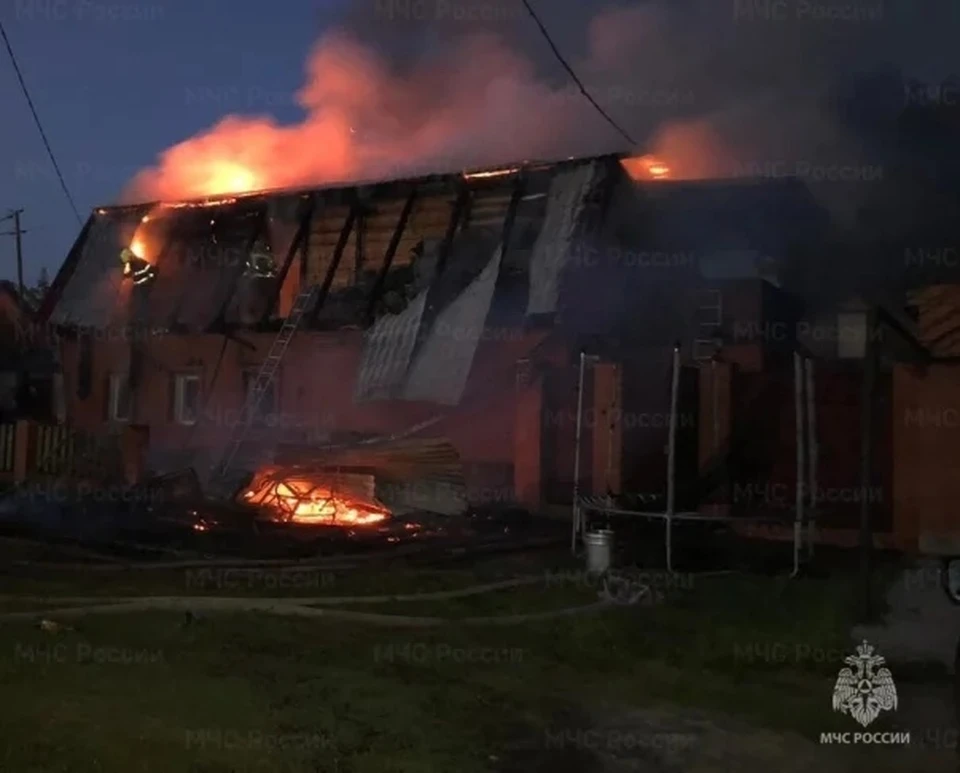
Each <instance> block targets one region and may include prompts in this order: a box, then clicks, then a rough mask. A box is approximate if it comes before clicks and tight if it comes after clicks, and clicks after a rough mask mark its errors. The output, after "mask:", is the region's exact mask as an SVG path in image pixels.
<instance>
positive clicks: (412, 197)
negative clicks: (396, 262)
mask: <svg viewBox="0 0 960 773" xmlns="http://www.w3.org/2000/svg"><path fill="white" fill-rule="evenodd" d="M416 201H417V188H416V187H414V188H412V189H411V191H410V194H409V195H408V196H407V200H406V202H405V203H404V205H403V209H402V210H401V212H400V219H399V220H397V227H396V228H395V229H394V230H393V235H392V236H391V237H390V243H389V244H388V245H387V251H386V253H384V256H383V266H382V267H381V269H380V273H379V274H377V280H376V282H375V283H374V285H373V290H372V291H371V292H370V300H369V302H368V303H367V313H366V323H367V325H371V324H373V321H374V318H375V316H376V310H377V302H378V301H379V300H380V296H381V294H382V293H383V286H384V284H386V281H387V274H389V273H390V267H391V266H392V265H393V259H394V258H395V257H396V255H397V249H398V248H399V247H400V240H401V239H402V238H403V234H404V231H406V230H407V223H408V222H409V220H410V214H411V213H412V212H413V205H414V204H415V203H416Z"/></svg>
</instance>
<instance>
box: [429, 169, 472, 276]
mask: <svg viewBox="0 0 960 773" xmlns="http://www.w3.org/2000/svg"><path fill="white" fill-rule="evenodd" d="M459 187H460V190H459V192H458V193H457V199H456V201H455V202H454V205H453V209H452V211H451V212H450V222H449V223H448V224H447V232H446V234H444V237H443V242H442V243H441V244H440V251H439V252H438V253H437V267H436V270H435V271H434V276H433V278H434V280H436V279H438V278H439V277H440V275H441V274H442V273H443V271H444V269H445V268H446V267H447V260H449V258H450V252H451V251H452V250H453V240H454V239H455V238H456V236H457V229H458V228H459V226H460V223H461V222H463V216H464V214H465V213H467V212H469V208H470V202H471V201H472V194H473V191H472V190H471V188H470V186H469V185H467V184H466V183H461V184H460V186H459Z"/></svg>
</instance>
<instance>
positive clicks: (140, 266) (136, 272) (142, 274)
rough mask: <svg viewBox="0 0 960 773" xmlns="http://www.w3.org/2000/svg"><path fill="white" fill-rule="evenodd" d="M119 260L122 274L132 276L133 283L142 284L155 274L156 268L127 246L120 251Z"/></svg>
mask: <svg viewBox="0 0 960 773" xmlns="http://www.w3.org/2000/svg"><path fill="white" fill-rule="evenodd" d="M120 262H121V263H123V275H124V276H129V277H133V282H134V284H138V285H140V284H143V283H144V282H147V281H149V280H151V279H153V278H154V277H155V276H156V275H157V270H156V269H155V268H154V267H153V266H152V265H151V264H149V263H147V261H145V260H144V259H143V258H141V257H140V256H139V255H137V254H136V253H135V252H134V251H133V250H131V249H130V248H129V247H124V248H123V250H122V251H121V252H120Z"/></svg>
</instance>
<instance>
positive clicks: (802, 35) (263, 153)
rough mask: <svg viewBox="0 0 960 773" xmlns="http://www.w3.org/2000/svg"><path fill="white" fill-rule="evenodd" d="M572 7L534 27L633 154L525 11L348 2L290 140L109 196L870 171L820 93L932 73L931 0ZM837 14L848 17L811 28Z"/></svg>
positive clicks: (235, 136) (262, 143)
mask: <svg viewBox="0 0 960 773" xmlns="http://www.w3.org/2000/svg"><path fill="white" fill-rule="evenodd" d="M491 2H493V3H499V4H501V5H502V6H503V7H504V8H506V5H503V4H506V3H508V0H490V2H485V3H481V4H480V5H485V6H486V5H491ZM509 2H510V5H511V7H514V6H516V7H519V6H520V4H519V2H514V1H513V0H509ZM462 4H463V5H464V6H465V7H466V6H474V5H478V3H477V2H473V0H462ZM395 5H396V6H397V7H398V8H399V7H401V6H402V5H403V4H402V3H400V4H395ZM448 5H449V4H448ZM541 5H545V4H542V3H541ZM584 5H585V4H583V3H582V2H581V3H576V4H574V3H571V2H569V0H556V2H552V3H551V5H550V13H549V15H545V21H546V23H547V26H548V27H550V28H551V30H552V31H553V32H555V37H556V39H557V41H558V43H559V44H560V46H561V48H564V50H565V51H568V54H569V59H570V61H571V64H572V65H573V66H574V68H575V69H576V71H577V72H578V73H579V74H580V75H581V77H582V79H583V81H584V82H585V84H586V85H587V87H588V89H589V90H590V91H591V93H592V94H593V95H594V96H595V97H596V99H597V101H598V102H599V103H600V104H601V105H603V107H604V108H605V109H606V110H607V111H608V112H609V113H610V114H611V115H612V116H613V117H614V118H615V119H616V120H617V122H618V123H619V124H620V125H621V126H622V127H623V128H624V129H625V130H626V131H627V132H628V133H629V134H630V135H631V136H632V137H634V138H635V139H636V142H637V147H634V148H631V147H630V144H629V143H628V142H626V140H624V138H623V137H622V136H620V135H618V133H617V132H616V131H615V130H614V129H613V128H611V127H610V126H609V125H608V124H607V123H606V122H605V121H604V120H603V119H602V118H601V117H600V116H599V115H598V113H597V112H596V111H595V110H594V109H593V108H592V107H591V106H589V104H587V102H586V101H585V100H584V98H583V96H582V95H581V94H580V93H579V92H578V90H577V89H576V88H575V87H574V86H573V85H572V84H571V83H570V80H569V77H568V76H567V75H566V74H565V73H564V72H562V70H560V68H559V66H558V65H557V63H556V61H555V60H554V59H553V58H552V55H551V54H550V53H549V51H548V49H547V48H546V46H545V43H544V41H543V39H542V38H541V37H540V35H539V33H538V31H537V30H536V28H535V27H534V26H533V25H532V22H531V21H530V20H529V19H528V18H526V17H525V16H524V15H523V14H522V13H521V14H513V15H508V14H505V13H500V14H494V13H488V14H487V15H486V16H484V15H483V14H480V13H478V14H475V15H474V16H472V17H471V16H470V14H468V13H466V12H464V13H463V14H461V15H460V17H461V18H462V19H466V18H477V19H482V18H492V19H494V21H492V22H489V23H482V22H477V23H476V24H469V25H468V24H466V23H465V22H462V21H461V22H459V23H455V21H456V19H455V17H454V16H451V17H450V19H449V20H447V21H448V22H449V23H448V24H447V25H446V26H444V20H443V19H439V17H438V19H437V20H436V23H435V24H426V23H424V22H423V20H416V19H413V20H408V22H409V23H408V24H407V26H406V27H403V26H398V23H397V20H396V19H391V20H390V23H389V24H386V23H381V24H380V25H379V26H377V24H374V23H372V22H373V21H376V20H375V19H372V16H373V15H374V8H375V7H376V8H378V9H380V10H379V11H377V13H381V14H382V8H386V7H389V4H388V3H374V2H373V0H365V2H364V3H363V4H362V6H361V4H360V3H357V4H355V6H354V7H353V8H352V9H351V12H350V13H348V14H347V16H346V18H345V19H344V24H343V26H342V27H341V28H340V29H338V31H336V32H333V33H329V34H326V35H325V36H323V37H322V38H321V39H320V40H319V42H318V43H317V44H316V46H315V48H314V50H313V51H312V53H311V55H310V57H309V60H308V63H307V67H306V80H305V83H304V85H303V86H302V88H301V89H300V91H299V93H298V96H297V98H298V103H299V105H300V107H301V108H302V109H303V111H304V118H303V120H302V121H301V122H299V123H294V124H289V125H281V124H279V123H278V122H277V121H276V120H275V119H274V118H272V117H270V116H261V117H249V116H238V115H231V116H227V117H225V118H223V119H222V120H221V121H220V122H219V123H218V124H217V125H215V126H214V127H212V128H211V129H209V130H207V131H205V132H202V133H201V134H199V135H197V136H195V137H192V138H190V139H188V140H186V141H184V142H181V143H179V144H177V145H175V146H173V147H172V148H170V149H169V150H167V151H165V152H164V153H162V154H161V155H160V157H159V159H158V163H157V164H156V166H154V167H152V168H149V169H146V170H144V171H143V172H141V173H140V174H139V175H138V176H137V177H136V178H135V179H134V180H133V181H132V182H131V184H130V185H129V186H128V189H127V190H126V191H125V193H124V198H125V199H126V200H152V199H164V200H172V199H183V198H191V197H199V196H206V195H213V194H218V193H228V192H244V191H249V190H261V189H271V188H283V187H296V186H308V185H315V184H320V183H325V182H340V181H349V180H363V179H370V180H372V179H383V178H390V177H399V176H405V175H412V174H418V173H426V172H436V171H452V170H459V169H471V168H481V167H488V166H495V165H500V164H506V163H510V162H513V161H522V160H533V159H556V158H563V157H566V156H573V155H590V154H596V153H602V152H609V151H614V150H617V151H628V150H629V151H635V152H638V153H644V154H647V153H652V154H654V155H656V156H659V157H662V158H663V160H664V161H665V162H666V163H667V164H668V165H669V166H670V168H671V176H673V177H681V178H695V177H707V176H732V175H737V174H744V173H760V174H762V173H763V172H764V170H768V171H769V170H779V173H783V174H788V173H790V172H792V171H795V170H796V169H797V168H798V167H797V165H798V164H803V165H804V166H802V167H800V168H807V169H814V170H816V169H819V168H823V169H827V168H833V167H837V168H840V167H842V168H848V167H856V166H857V165H864V164H869V163H870V162H871V161H872V159H871V158H869V153H867V152H866V150H865V148H866V146H865V145H864V143H863V142H862V138H860V137H858V136H857V135H856V133H855V132H852V131H851V130H850V129H849V128H847V126H846V124H845V123H844V121H843V120H842V117H841V113H842V111H839V112H838V111H837V109H836V105H835V100H836V98H837V95H838V94H841V95H842V94H843V93H845V91H844V90H845V89H848V88H849V85H850V83H852V82H854V79H855V78H856V77H857V76H858V74H860V73H864V72H868V71H870V70H872V69H873V68H876V67H877V66H878V65H879V64H881V63H882V62H885V61H890V62H893V63H894V66H895V68H897V69H896V70H895V71H896V72H899V70H900V69H903V68H909V67H911V66H914V65H915V66H916V67H917V69H916V73H917V74H918V75H919V76H920V77H925V76H927V74H928V73H930V74H935V75H937V76H939V75H941V74H942V71H943V69H944V67H946V65H944V63H942V62H934V61H931V60H930V57H929V55H927V56H926V58H924V52H929V50H930V47H931V46H932V45H935V40H936V35H937V32H936V31H937V29H938V26H940V24H941V22H940V20H939V19H938V18H937V16H936V13H937V9H938V8H942V7H945V6H944V4H943V3H941V2H939V0H937V2H933V3H932V4H931V5H930V6H929V7H928V6H925V8H926V10H925V11H924V14H923V15H920V16H917V15H915V14H912V12H911V11H910V10H909V9H910V6H909V5H908V4H907V3H906V0H903V1H902V2H900V3H892V2H890V1H889V0H888V2H886V3H884V2H882V0H850V1H848V2H844V3H842V4H840V5H838V4H836V3H831V2H830V0H824V1H823V2H822V3H820V4H817V3H807V2H800V0H781V2H772V1H771V2H768V3H766V7H767V11H766V12H764V10H763V9H764V5H765V4H764V2H760V1H759V0H737V2H734V3H716V2H714V0H689V1H688V2H669V3H668V2H666V1H664V2H645V3H640V4H634V5H630V6H601V7H600V8H599V10H597V11H596V12H594V11H593V10H592V9H593V6H592V5H591V10H590V11H589V12H587V11H585V9H584ZM841 5H842V7H843V8H847V9H848V11H847V12H845V13H846V15H845V16H844V15H843V14H838V13H833V14H832V15H831V13H829V12H828V11H829V7H840V6H841ZM853 6H856V8H854V11H856V13H852V12H850V11H849V9H850V8H852V7H853ZM420 7H421V8H422V7H432V6H430V5H429V4H426V5H423V4H420ZM499 7H500V6H498V8H499ZM817 9H820V10H819V11H817ZM588 13H592V14H593V15H592V18H590V17H589V16H585V14H588ZM428 16H429V14H428ZM504 19H508V21H504ZM380 21H381V22H383V19H380ZM911 24H913V25H916V30H915V33H908V31H907V30H908V29H909V25H911ZM418 35H419V37H418ZM398 38H402V39H403V44H404V46H405V47H406V50H405V52H404V53H403V54H400V53H398V52H397V51H396V50H395V49H396V48H397V45H398V44H397V39H398ZM438 41H440V42H438ZM421 43H422V44H421ZM944 50H945V51H952V50H953V49H952V48H951V47H949V46H947V47H945V48H944ZM411 52H412V53H411ZM898 96H900V95H899V94H896V95H895V96H894V101H896V99H897V97H898ZM831 100H834V101H831ZM902 106H903V105H902V103H901V104H899V105H897V104H894V105H893V108H902ZM886 117H889V116H884V118H886Z"/></svg>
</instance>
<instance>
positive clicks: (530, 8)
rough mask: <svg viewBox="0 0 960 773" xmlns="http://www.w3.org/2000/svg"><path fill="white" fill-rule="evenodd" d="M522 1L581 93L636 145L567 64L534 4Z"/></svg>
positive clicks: (625, 137)
mask: <svg viewBox="0 0 960 773" xmlns="http://www.w3.org/2000/svg"><path fill="white" fill-rule="evenodd" d="M521 1H522V2H523V5H524V7H526V9H527V11H528V12H529V14H530V16H531V18H532V19H533V21H534V22H535V23H536V25H537V26H538V27H539V28H540V32H542V33H543V37H544V38H545V39H546V41H547V44H548V45H549V46H550V49H551V50H552V51H553V54H554V56H556V57H557V59H558V61H559V62H560V64H562V65H563V68H564V69H565V70H566V71H567V72H568V73H569V74H570V77H571V78H573V82H574V83H576V84H577V86H578V87H579V88H580V93H581V94H583V96H585V97H586V98H587V101H588V102H590V104H591V105H593V106H594V107H595V108H596V109H597V112H598V113H600V115H602V116H603V117H604V119H606V121H607V123H608V124H610V125H611V126H612V127H613V128H614V129H616V130H617V132H618V133H619V134H620V136H621V137H623V138H624V139H625V140H626V141H627V142H629V143H630V144H631V145H636V144H637V143H636V141H635V140H634V139H633V137H631V136H630V135H629V134H627V133H626V132H625V131H624V130H623V129H621V128H620V126H619V125H618V124H617V122H616V121H614V120H613V119H612V118H611V117H610V116H609V115H608V114H607V112H606V110H604V109H603V108H602V107H600V105H598V104H597V100H595V99H594V98H593V97H592V96H590V92H589V91H587V88H586V86H584V85H583V82H582V81H581V80H580V78H578V77H577V74H576V73H575V72H574V71H573V68H572V67H571V66H570V65H569V64H567V60H566V59H564V58H563V54H561V53H560V50H559V49H558V48H557V47H556V45H555V44H554V42H553V40H552V39H551V37H550V33H549V32H547V28H546V27H544V26H543V22H541V21H540V18H539V17H538V16H537V12H536V11H534V10H533V6H531V5H530V2H529V0H521Z"/></svg>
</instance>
